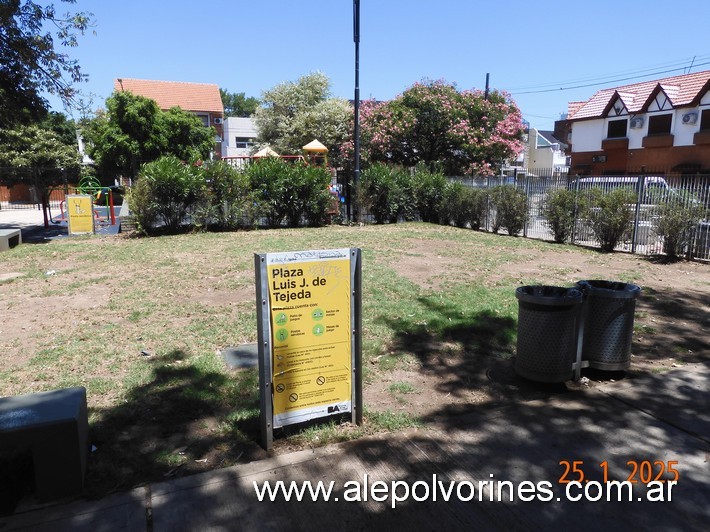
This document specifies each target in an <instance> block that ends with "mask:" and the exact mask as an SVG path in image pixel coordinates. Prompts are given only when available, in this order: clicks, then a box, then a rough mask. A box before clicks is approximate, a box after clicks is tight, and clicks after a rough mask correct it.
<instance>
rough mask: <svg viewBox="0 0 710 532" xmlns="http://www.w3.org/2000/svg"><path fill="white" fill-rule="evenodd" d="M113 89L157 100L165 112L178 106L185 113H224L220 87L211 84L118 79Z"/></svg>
mask: <svg viewBox="0 0 710 532" xmlns="http://www.w3.org/2000/svg"><path fill="white" fill-rule="evenodd" d="M113 88H114V89H115V90H117V91H121V90H124V91H128V92H132V93H133V94H137V95H139V96H145V97H146V98H150V99H152V100H155V101H156V102H157V103H158V107H160V108H161V109H163V110H167V109H170V108H171V107H176V106H177V107H180V108H182V109H183V110H184V111H193V112H197V111H204V112H209V113H218V114H223V113H224V107H223V106H222V98H221V97H220V95H219V86H217V85H213V84H211V83H186V82H182V81H153V80H146V79H130V78H118V79H116V80H114V82H113Z"/></svg>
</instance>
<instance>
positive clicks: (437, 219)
mask: <svg viewBox="0 0 710 532" xmlns="http://www.w3.org/2000/svg"><path fill="white" fill-rule="evenodd" d="M358 195H359V197H360V201H361V202H362V204H363V206H364V207H365V209H367V210H368V211H369V213H370V214H371V215H372V217H373V218H374V220H375V223H386V222H389V223H394V222H397V221H398V220H405V221H407V220H415V219H420V220H422V221H423V222H431V223H438V224H442V225H451V224H453V225H455V226H457V227H470V228H471V229H480V228H481V227H482V226H483V225H484V224H485V219H486V217H487V216H489V217H490V220H491V222H492V227H493V231H494V232H498V230H499V229H501V228H502V229H505V230H507V231H508V234H511V235H517V234H518V233H520V231H522V230H523V227H524V226H525V223H526V221H527V219H528V209H527V198H526V196H525V194H524V193H523V192H522V191H520V190H518V189H517V188H516V187H514V186H512V185H502V186H498V187H493V188H491V189H487V190H484V189H476V188H471V187H467V186H465V185H463V184H461V183H457V182H453V181H450V180H448V179H447V178H446V177H445V176H444V175H442V174H438V173H432V172H430V171H428V170H427V169H424V168H418V169H417V170H416V171H414V172H410V171H409V170H407V169H404V168H398V167H393V166H388V165H385V164H374V165H372V166H371V167H370V168H368V169H367V170H365V171H364V172H363V174H362V180H361V184H360V188H359V191H358Z"/></svg>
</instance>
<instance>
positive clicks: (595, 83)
mask: <svg viewBox="0 0 710 532" xmlns="http://www.w3.org/2000/svg"><path fill="white" fill-rule="evenodd" d="M705 65H710V61H705V62H702V63H693V64H691V68H693V67H700V66H705ZM687 70H689V67H688V66H687V65H686V66H682V67H677V68H671V69H666V70H655V71H652V72H647V73H645V74H642V73H641V72H644V71H643V70H641V71H638V72H636V73H634V75H631V76H628V75H627V76H625V77H617V78H596V79H594V78H590V79H589V81H590V82H589V83H582V82H584V81H586V80H578V82H573V81H570V82H563V83H560V84H558V85H569V86H557V87H555V88H549V89H543V88H542V87H551V86H552V84H547V85H538V87H541V88H540V89H538V90H523V89H526V88H531V89H532V88H534V87H520V88H519V89H508V91H509V92H510V93H511V94H512V95H521V94H541V93H545V92H559V91H565V90H572V89H580V88H586V87H595V86H599V85H605V84H609V83H618V82H621V81H632V80H637V79H640V78H648V77H651V76H658V75H661V74H670V73H673V72H680V71H683V72H684V73H686V71H687ZM570 83H579V84H577V85H570Z"/></svg>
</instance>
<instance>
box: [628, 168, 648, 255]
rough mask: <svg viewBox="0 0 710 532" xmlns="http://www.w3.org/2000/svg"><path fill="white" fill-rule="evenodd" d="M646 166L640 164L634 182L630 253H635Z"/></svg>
mask: <svg viewBox="0 0 710 532" xmlns="http://www.w3.org/2000/svg"><path fill="white" fill-rule="evenodd" d="M645 174H646V167H645V166H642V167H641V175H640V176H639V179H638V183H637V184H636V210H635V211H634V229H633V232H632V233H631V253H632V254H634V253H636V240H637V239H638V229H639V216H640V213H641V200H642V198H643V194H644V192H645V190H644V188H645V184H644V181H645V180H646V176H645Z"/></svg>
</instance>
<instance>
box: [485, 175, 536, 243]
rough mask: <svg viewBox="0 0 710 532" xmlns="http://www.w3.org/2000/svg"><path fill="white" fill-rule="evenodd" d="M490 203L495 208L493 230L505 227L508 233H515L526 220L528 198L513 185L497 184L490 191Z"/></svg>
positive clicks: (521, 227)
mask: <svg viewBox="0 0 710 532" xmlns="http://www.w3.org/2000/svg"><path fill="white" fill-rule="evenodd" d="M490 198H491V204H492V206H493V209H495V215H494V217H493V232H494V233H497V232H498V230H499V229H501V228H503V229H505V230H506V231H507V232H508V234H509V235H514V236H515V235H517V234H518V233H520V231H522V230H523V228H524V227H525V224H526V223H527V221H528V199H527V196H526V195H525V193H524V192H522V191H521V190H519V189H518V188H517V187H516V186H515V185H499V186H496V187H493V188H492V189H491V191H490Z"/></svg>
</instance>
